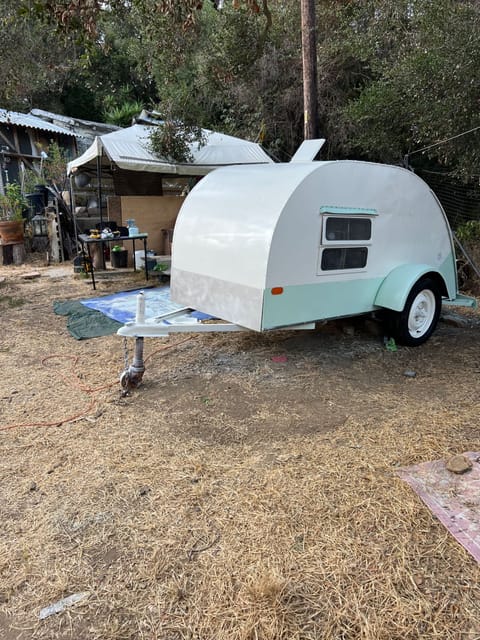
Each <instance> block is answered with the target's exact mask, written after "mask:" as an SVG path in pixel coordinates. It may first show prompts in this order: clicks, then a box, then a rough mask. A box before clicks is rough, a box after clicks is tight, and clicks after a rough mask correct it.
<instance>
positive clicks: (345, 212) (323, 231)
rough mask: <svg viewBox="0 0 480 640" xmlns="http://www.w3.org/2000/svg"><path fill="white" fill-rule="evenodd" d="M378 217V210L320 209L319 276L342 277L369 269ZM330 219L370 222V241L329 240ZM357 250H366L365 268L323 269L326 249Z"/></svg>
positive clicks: (332, 207)
mask: <svg viewBox="0 0 480 640" xmlns="http://www.w3.org/2000/svg"><path fill="white" fill-rule="evenodd" d="M377 215H378V213H377V211H376V209H364V208H358V207H336V206H328V207H327V206H325V207H320V246H319V252H318V261H317V275H319V276H323V275H340V274H352V273H362V272H365V271H366V270H367V269H368V260H369V253H370V251H369V249H370V247H371V245H372V243H373V238H374V230H375V223H374V220H375V217H376V216H377ZM329 218H354V219H367V220H370V239H369V240H328V239H327V237H326V235H327V220H328V219H329ZM334 248H336V249H355V248H365V249H366V251H367V257H366V262H365V266H364V267H355V268H350V267H348V268H340V269H322V262H323V252H324V250H325V249H334Z"/></svg>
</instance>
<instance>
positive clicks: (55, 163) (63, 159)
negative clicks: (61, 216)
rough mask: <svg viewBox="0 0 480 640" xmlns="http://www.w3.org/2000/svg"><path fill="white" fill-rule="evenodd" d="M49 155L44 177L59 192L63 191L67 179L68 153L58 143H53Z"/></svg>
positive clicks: (49, 148)
mask: <svg viewBox="0 0 480 640" xmlns="http://www.w3.org/2000/svg"><path fill="white" fill-rule="evenodd" d="M47 155H48V158H47V159H46V160H45V162H44V163H43V177H44V178H45V180H46V181H47V183H49V184H51V185H52V186H53V187H54V188H55V189H56V190H57V191H62V189H63V188H64V185H65V181H66V179H67V163H68V156H67V153H66V151H65V149H62V148H61V147H60V146H59V145H58V143H57V142H51V143H50V144H49V146H48V149H47Z"/></svg>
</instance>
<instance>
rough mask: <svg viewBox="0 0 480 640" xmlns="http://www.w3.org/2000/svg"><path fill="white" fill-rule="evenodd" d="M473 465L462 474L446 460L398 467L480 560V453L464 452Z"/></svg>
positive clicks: (429, 506) (436, 513) (431, 508)
mask: <svg viewBox="0 0 480 640" xmlns="http://www.w3.org/2000/svg"><path fill="white" fill-rule="evenodd" d="M463 455H465V456H466V457H467V458H469V459H470V460H471V461H472V463H473V467H472V469H471V470H470V471H467V472H466V473H464V474H462V475H458V474H456V473H452V472H451V471H448V470H447V468H446V467H445V463H446V460H435V461H433V462H423V463H421V464H417V465H415V466H413V467H407V468H404V469H399V472H398V473H399V475H400V477H401V478H402V479H403V480H405V482H408V484H409V485H410V486H411V487H412V489H413V490H414V491H415V492H416V493H417V494H418V495H419V496H420V498H421V499H422V500H423V502H424V503H425V504H426V505H427V507H428V508H429V509H430V510H431V511H432V513H433V514H434V515H435V516H436V517H437V518H438V519H439V520H440V522H441V523H442V524H443V525H444V526H445V527H446V528H447V529H448V531H450V533H451V534H452V535H453V536H455V538H456V539H457V540H458V542H459V543H460V544H461V545H462V546H463V547H465V549H466V550H467V551H468V552H469V553H471V554H472V556H473V557H474V558H475V560H476V561H477V562H480V452H478V451H477V452H474V451H467V452H466V453H464V454H463Z"/></svg>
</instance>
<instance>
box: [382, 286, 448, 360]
mask: <svg viewBox="0 0 480 640" xmlns="http://www.w3.org/2000/svg"><path fill="white" fill-rule="evenodd" d="M441 308H442V296H441V294H440V289H439V286H438V284H437V283H436V282H435V280H433V279H432V278H430V277H428V276H426V277H425V278H421V279H420V280H418V282H416V283H415V285H414V286H413V287H412V290H411V291H410V293H409V294H408V298H407V301H406V302H405V307H404V308H403V311H400V312H398V313H393V314H392V323H391V329H392V330H391V333H392V335H393V337H394V338H395V340H396V341H397V342H398V343H399V344H404V345H406V346H408V347H418V346H419V345H421V344H423V343H424V342H426V341H427V340H428V339H429V338H430V336H431V335H432V333H433V332H434V331H435V327H436V326H437V322H438V318H439V317H440V311H441Z"/></svg>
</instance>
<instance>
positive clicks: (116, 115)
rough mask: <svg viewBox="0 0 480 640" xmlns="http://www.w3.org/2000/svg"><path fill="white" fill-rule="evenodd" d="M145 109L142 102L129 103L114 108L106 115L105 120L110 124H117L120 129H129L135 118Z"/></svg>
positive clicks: (133, 101)
mask: <svg viewBox="0 0 480 640" xmlns="http://www.w3.org/2000/svg"><path fill="white" fill-rule="evenodd" d="M142 109H143V105H142V103H141V102H138V101H136V100H132V101H127V102H124V103H123V104H121V105H120V106H117V107H113V108H112V109H110V110H109V111H106V112H105V113H104V120H105V122H108V123H109V124H115V125H117V126H118V127H129V126H130V125H131V124H132V121H133V119H134V117H135V116H137V115H138V114H139V113H140V112H141V111H142Z"/></svg>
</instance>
